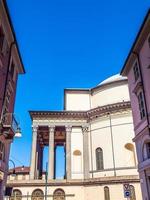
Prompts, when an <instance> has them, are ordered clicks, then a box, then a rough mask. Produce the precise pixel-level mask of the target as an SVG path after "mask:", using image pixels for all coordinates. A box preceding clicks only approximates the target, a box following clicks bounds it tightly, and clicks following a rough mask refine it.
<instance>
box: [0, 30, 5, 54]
mask: <svg viewBox="0 0 150 200" xmlns="http://www.w3.org/2000/svg"><path fill="white" fill-rule="evenodd" d="M3 43H4V32H3V29H2V27H0V51H2V49H3Z"/></svg>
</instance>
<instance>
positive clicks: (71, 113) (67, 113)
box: [29, 101, 131, 121]
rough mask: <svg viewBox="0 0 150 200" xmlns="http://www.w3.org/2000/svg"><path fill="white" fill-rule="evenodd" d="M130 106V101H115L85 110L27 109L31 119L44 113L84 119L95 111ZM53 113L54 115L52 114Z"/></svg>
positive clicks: (103, 111) (113, 109) (106, 110)
mask: <svg viewBox="0 0 150 200" xmlns="http://www.w3.org/2000/svg"><path fill="white" fill-rule="evenodd" d="M127 108H131V103H130V101H123V102H117V103H113V104H107V105H103V106H98V107H96V108H93V109H90V110H85V111H29V114H30V117H31V119H32V121H33V118H34V117H35V118H36V117H42V116H45V115H49V116H52V117H55V116H57V117H58V116H59V117H62V116H64V117H70V116H71V117H74V116H75V117H77V118H78V117H83V118H84V119H88V118H89V117H90V116H92V115H95V114H96V113H97V112H100V113H101V114H107V113H108V112H114V111H116V110H118V109H127ZM53 114H54V116H53Z"/></svg>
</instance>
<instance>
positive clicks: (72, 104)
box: [65, 91, 90, 111]
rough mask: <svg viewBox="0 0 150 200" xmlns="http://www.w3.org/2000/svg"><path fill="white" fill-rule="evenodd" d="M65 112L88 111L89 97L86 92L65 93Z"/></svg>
mask: <svg viewBox="0 0 150 200" xmlns="http://www.w3.org/2000/svg"><path fill="white" fill-rule="evenodd" d="M65 105H66V110H77V111H80V110H89V109H90V95H89V93H88V92H84V91H83V92H82V91H73V92H69V91H68V92H66V103H65Z"/></svg>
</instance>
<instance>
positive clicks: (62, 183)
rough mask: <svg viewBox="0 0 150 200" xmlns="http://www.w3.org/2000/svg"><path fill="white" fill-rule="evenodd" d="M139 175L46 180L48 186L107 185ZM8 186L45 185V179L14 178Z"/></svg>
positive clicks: (131, 181) (127, 181) (125, 181)
mask: <svg viewBox="0 0 150 200" xmlns="http://www.w3.org/2000/svg"><path fill="white" fill-rule="evenodd" d="M139 182H140V180H139V176H136V175H133V176H117V177H101V178H90V179H87V180H83V179H74V180H53V181H50V180H49V181H48V183H47V185H48V186H59V187H60V186H93V185H106V184H107V185H109V184H123V183H139ZM7 186H9V187H29V186H32V187H37V186H45V180H16V181H10V180H9V181H7Z"/></svg>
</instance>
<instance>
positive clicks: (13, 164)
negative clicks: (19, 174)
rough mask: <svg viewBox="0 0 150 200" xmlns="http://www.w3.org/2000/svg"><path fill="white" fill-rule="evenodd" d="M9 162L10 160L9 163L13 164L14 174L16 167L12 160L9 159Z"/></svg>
mask: <svg viewBox="0 0 150 200" xmlns="http://www.w3.org/2000/svg"><path fill="white" fill-rule="evenodd" d="M9 162H11V163H12V164H13V174H15V168H16V167H15V163H14V161H13V160H11V159H10V160H9Z"/></svg>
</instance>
